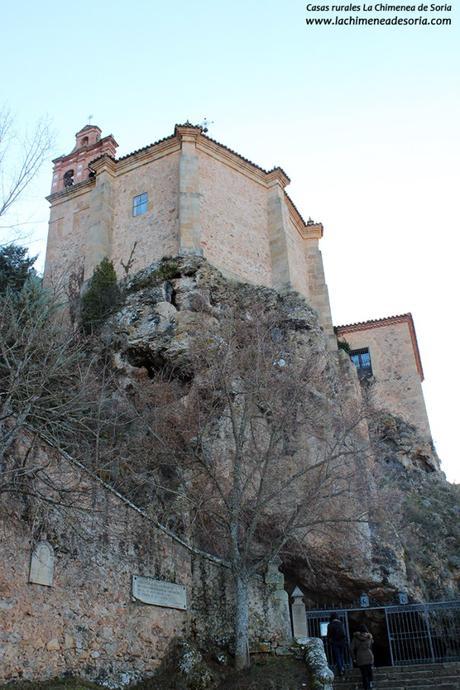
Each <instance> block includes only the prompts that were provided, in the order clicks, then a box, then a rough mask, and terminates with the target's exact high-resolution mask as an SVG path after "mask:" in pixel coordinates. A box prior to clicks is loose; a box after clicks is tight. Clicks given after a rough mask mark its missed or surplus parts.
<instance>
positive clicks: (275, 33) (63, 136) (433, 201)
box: [0, 0, 460, 481]
mask: <svg viewBox="0 0 460 690" xmlns="http://www.w3.org/2000/svg"><path fill="white" fill-rule="evenodd" d="M318 4H321V3H318ZM416 4H418V3H416ZM451 16H452V18H453V21H454V24H453V26H452V27H450V28H448V27H407V28H402V27H400V28H398V27H366V28H363V27H360V28H349V27H334V28H311V27H310V28H307V27H306V25H305V3H303V2H300V1H299V0H282V1H281V0H277V1H275V0H232V2H224V0H201V1H200V2H197V3H193V2H190V0H176V1H175V2H174V3H171V2H165V1H161V2H160V1H159V0H131V2H126V0H111V1H110V2H109V1H108V0H98V2H94V0H91V1H89V0H80V1H79V2H69V3H66V2H62V1H61V2H55V1H53V0H41V1H40V2H35V1H34V0H28V1H25V0H18V1H17V2H14V3H13V2H5V3H4V4H3V6H2V17H1V19H2V21H1V25H0V53H1V59H2V65H3V70H2V77H1V83H0V104H1V103H2V102H4V103H7V104H8V105H9V107H10V109H11V110H12V111H13V113H14V114H15V115H16V119H17V125H18V127H19V128H20V129H25V128H26V127H30V126H32V125H33V123H34V122H35V121H36V120H37V119H38V118H39V117H41V116H42V115H44V114H48V115H49V116H50V117H51V118H52V121H53V125H54V128H55V130H56V147H55V150H54V151H53V152H52V156H50V158H51V157H54V156H56V155H59V154H61V153H68V152H69V151H70V150H71V148H72V147H73V145H74V134H75V132H76V131H77V130H78V129H80V128H81V127H82V126H83V125H85V124H86V123H87V121H88V116H89V115H90V114H91V115H93V123H95V124H97V125H99V126H100V127H101V128H102V130H103V134H104V135H105V134H109V133H113V134H114V136H115V138H116V139H117V141H118V143H119V144H120V149H119V154H120V155H123V154H125V153H129V152H130V151H131V150H133V149H136V148H139V147H141V146H144V145H146V144H148V143H150V142H152V141H155V140H156V139H159V138H162V137H164V136H166V135H168V134H170V133H171V132H172V130H173V127H174V124H175V123H176V122H183V121H185V120H187V119H188V120H190V121H191V122H193V123H199V122H200V121H202V120H203V118H204V117H207V118H209V119H210V120H213V121H214V124H213V125H212V126H211V128H210V136H212V137H213V138H214V139H217V140H218V141H221V142H223V143H225V144H226V145H227V146H230V147H231V148H233V149H235V150H236V151H238V152H239V153H241V154H242V155H243V156H245V157H247V158H250V159H251V160H253V161H254V162H256V163H258V164H259V165H262V166H263V167H267V168H271V167H272V166H273V165H281V166H282V167H283V168H284V170H285V171H286V172H287V173H288V175H289V176H290V177H291V179H292V183H291V185H290V187H289V188H288V191H289V193H290V195H291V196H292V198H293V200H294V202H295V203H296V205H297V206H298V207H299V210H300V211H301V212H302V213H303V214H304V216H305V217H307V218H308V217H309V216H311V217H312V218H313V219H314V220H316V221H321V222H323V223H324V226H325V237H324V240H323V242H322V251H323V257H324V263H325V269H326V278H327V282H328V285H329V292H330V297H331V304H332V312H333V317H334V322H335V323H336V324H344V323H350V322H355V321H361V320H366V319H370V318H379V317H383V316H389V315H393V314H400V313H404V312H407V311H411V312H412V314H413V316H414V320H415V327H416V330H417V335H418V341H419V346H420V351H421V356H422V362H423V366H424V369H425V377H426V380H425V383H424V390H425V396H426V401H427V406H428V412H429V416H430V420H431V425H432V432H433V436H434V440H435V443H436V446H437V449H438V452H439V454H440V456H441V459H442V461H443V467H444V470H445V471H446V473H447V475H448V478H449V479H451V480H456V481H459V480H460V463H459V459H458V445H459V441H458V430H457V425H458V424H459V404H458V400H457V398H458V393H459V391H460V374H459V365H458V361H459V357H460V355H459V353H458V352H457V346H458V345H460V329H459V325H458V321H459V315H458V306H457V302H458V295H459V289H458V285H459V280H458V276H459V272H460V266H459V250H458V246H459V240H458V237H459V211H458V198H459V184H458V183H459V159H460V155H459V154H460V136H459V122H460V118H459V110H460V109H459V101H460V85H459V74H460V70H459V67H460V65H459V62H460V48H459V46H460V32H459V26H460V24H459V21H460V19H459V18H458V17H457V15H456V14H455V12H452V13H451ZM6 66H8V69H6ZM50 183H51V163H50V164H49V165H47V166H46V169H44V170H43V173H42V174H41V175H40V177H39V179H38V180H37V181H36V184H35V185H34V187H33V189H31V190H30V191H29V193H28V195H27V198H26V199H24V202H23V203H22V204H21V206H18V207H17V208H16V211H15V214H14V216H10V217H9V219H8V222H9V223H13V222H15V221H16V220H17V221H19V220H21V221H24V220H26V221H27V225H26V226H25V227H26V228H27V232H28V238H27V242H28V243H29V244H30V247H31V249H32V251H33V252H35V253H39V254H40V259H39V261H41V265H42V264H43V253H44V247H45V243H46V221H47V218H48V204H47V203H46V201H44V196H45V195H46V194H48V193H49V188H50Z"/></svg>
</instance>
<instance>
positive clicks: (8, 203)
mask: <svg viewBox="0 0 460 690" xmlns="http://www.w3.org/2000/svg"><path fill="white" fill-rule="evenodd" d="M52 142H53V134H52V132H51V127H50V123H49V121H48V120H47V119H41V120H39V121H38V122H37V124H36V125H35V128H34V129H33V130H32V132H31V133H30V134H28V135H25V136H24V137H20V136H19V135H18V134H17V132H16V131H15V129H14V118H13V117H12V115H11V113H10V111H9V110H8V109H6V108H3V109H2V110H0V217H1V216H4V215H5V214H6V213H7V212H8V211H10V210H11V208H12V206H13V205H14V204H15V203H16V202H17V201H18V200H19V199H20V197H21V195H22V194H23V193H24V191H25V190H26V189H27V187H28V186H29V185H30V183H31V182H32V180H33V179H34V178H35V177H36V175H37V173H38V171H39V170H40V168H41V166H42V164H43V162H44V160H45V159H46V157H47V155H48V153H49V151H50V149H51V146H52ZM7 227H9V226H7Z"/></svg>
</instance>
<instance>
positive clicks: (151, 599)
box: [132, 575, 187, 611]
mask: <svg viewBox="0 0 460 690" xmlns="http://www.w3.org/2000/svg"><path fill="white" fill-rule="evenodd" d="M132 594H133V599H136V600H137V601H142V603H144V604H150V605H151V606H164V607H166V608H170V609H180V610H181V611H186V610H187V591H186V589H185V587H184V585H176V583H175V582H164V581H163V580H154V579H153V577H142V576H141V575H133V581H132Z"/></svg>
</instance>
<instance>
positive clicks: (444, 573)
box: [102, 257, 459, 604]
mask: <svg viewBox="0 0 460 690" xmlns="http://www.w3.org/2000/svg"><path fill="white" fill-rule="evenodd" d="M255 302H263V303H264V304H266V305H267V307H268V306H269V307H270V308H272V309H275V310H278V311H279V312H280V313H281V314H282V318H283V321H284V323H285V324H287V329H288V332H289V334H290V335H289V337H290V338H292V337H294V340H295V342H296V349H295V353H296V354H295V356H296V357H298V358H312V357H317V358H319V359H320V360H321V362H322V365H321V366H322V379H323V382H324V386H323V389H322V390H319V389H318V390H317V394H318V396H319V397H321V396H323V397H325V396H329V402H330V403H331V404H332V407H333V406H334V404H335V403H334V399H333V398H334V395H335V393H334V392H337V391H342V392H343V391H346V395H347V396H348V402H349V404H350V406H351V407H353V406H354V407H357V406H358V405H359V404H360V397H361V396H360V392H359V390H360V389H359V384H358V381H357V377H356V375H355V372H354V369H353V367H352V365H351V364H350V362H349V360H348V356H347V355H346V354H345V353H344V352H338V353H329V352H328V351H327V347H326V341H325V337H324V334H323V332H322V330H321V328H320V326H319V323H318V319H317V316H316V313H315V312H314V310H312V309H311V308H310V307H309V306H308V305H307V304H306V302H305V300H304V299H303V298H302V297H301V296H299V295H298V294H297V293H289V294H287V295H284V296H282V295H280V294H278V293H277V292H275V291H274V290H271V289H268V288H263V287H254V286H250V285H246V284H241V283H237V282H233V281H228V280H226V279H224V278H223V277H222V275H221V274H220V273H219V272H218V271H217V270H216V269H214V268H213V267H212V266H210V265H209V264H208V263H207V262H206V261H205V260H204V259H201V258H197V257H186V258H184V257H182V258H175V259H174V258H173V259H164V260H162V261H160V262H156V263H154V264H152V265H151V266H149V267H148V268H146V269H144V270H143V271H141V272H139V273H137V274H136V275H135V276H133V277H132V278H130V279H129V280H128V281H127V282H126V285H125V301H124V304H123V306H122V307H121V308H120V309H119V310H118V311H117V313H116V314H114V315H113V316H112V317H111V318H110V320H109V321H108V322H107V324H106V325H105V327H104V329H103V333H102V337H103V339H104V341H105V343H106V345H107V346H108V347H109V348H110V349H111V351H112V352H113V361H114V363H115V366H116V367H117V369H118V372H119V374H120V376H121V377H122V378H123V379H124V382H125V385H126V386H128V387H129V382H130V380H133V379H136V378H137V379H138V378H139V376H144V377H145V380H146V381H147V380H148V379H152V378H154V377H155V373H156V372H158V371H165V370H167V371H169V372H170V374H171V376H172V377H174V378H176V379H177V380H178V381H179V382H182V383H184V382H187V381H189V380H190V378H191V377H193V371H192V369H191V367H190V357H189V354H190V349H191V347H192V344H193V342H194V341H195V340H196V339H197V338H198V337H202V336H203V334H206V333H209V334H214V335H215V334H216V332H218V331H219V324H220V322H221V320H222V319H223V318H224V317H225V315H226V314H228V312H229V310H232V309H233V310H234V309H237V310H240V311H244V309H245V308H248V307H249V306H251V305H252V304H254V303H255ZM328 414H330V413H329V412H328ZM331 414H332V413H331ZM331 419H332V417H331V416H329V417H327V414H326V416H325V418H324V419H323V423H324V424H325V426H327V424H328V421H329V423H331ZM365 433H366V434H367V433H368V434H369V436H368V439H369V444H370V445H369V456H368V463H369V464H368V469H369V468H370V470H371V472H370V475H369V476H368V478H367V480H366V481H367V482H368V487H367V488H368V493H367V497H368V496H370V497H371V500H370V508H371V519H370V522H369V524H368V526H367V528H366V529H367V532H366V534H365V535H364V534H362V535H361V536H363V539H364V541H363V542H362V543H361V547H360V549H361V550H360V551H359V552H356V550H354V548H353V547H352V546H351V545H350V549H349V553H348V554H347V549H346V548H345V549H339V550H338V551H335V549H334V546H332V545H331V547H330V548H328V546H327V544H322V545H321V548H319V547H318V548H316V549H311V550H309V551H308V553H306V552H305V549H304V548H303V547H301V546H299V545H297V546H296V545H290V548H289V549H287V550H286V553H285V555H284V557H283V561H284V565H283V569H284V571H285V574H286V576H287V580H288V582H289V583H290V584H292V585H294V584H297V585H300V586H301V587H303V589H304V592H305V593H306V596H307V598H309V599H310V601H311V604H315V603H330V602H331V601H335V602H339V601H343V602H352V601H354V600H356V598H357V597H358V595H359V594H360V592H362V591H363V590H364V591H367V592H369V594H370V595H371V596H372V597H374V598H375V599H376V600H378V601H391V600H392V599H393V598H394V594H395V592H397V591H398V590H401V589H403V590H406V591H408V592H409V593H410V594H411V595H412V596H413V597H414V598H426V597H428V598H430V599H437V598H441V597H443V596H449V595H450V596H452V595H454V594H455V592H456V587H457V586H458V579H457V578H458V566H459V562H458V556H456V555H455V554H456V549H457V548H458V528H457V526H456V523H457V518H458V510H459V508H458V487H454V486H451V485H449V484H448V483H447V482H446V481H445V479H444V477H443V475H442V474H441V473H440V472H439V470H438V467H439V464H438V463H439V461H438V458H437V456H436V454H435V451H434V449H433V448H432V447H431V446H430V445H429V444H427V443H426V442H424V441H422V440H421V439H420V438H419V436H418V434H417V431H416V429H414V428H413V427H410V426H409V425H407V424H405V423H404V422H403V421H402V420H400V419H398V418H396V417H394V416H393V415H391V414H390V413H388V414H383V413H379V414H378V415H376V414H375V413H373V412H370V414H369V419H368V421H367V422H366V431H365ZM357 491H359V492H362V487H361V488H359V489H358V488H357ZM367 497H366V500H367ZM358 499H359V500H363V495H360V496H358ZM389 506H391V509H389ZM395 506H396V507H397V510H395ZM389 518H391V519H389ZM363 543H364V544H367V546H366V547H365V548H364V549H363ZM357 553H358V554H359V555H357ZM457 553H458V551H457Z"/></svg>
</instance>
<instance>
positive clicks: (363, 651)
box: [351, 625, 374, 690]
mask: <svg viewBox="0 0 460 690" xmlns="http://www.w3.org/2000/svg"><path fill="white" fill-rule="evenodd" d="M373 641H374V640H373V637H372V635H371V634H370V632H369V631H368V629H367V628H366V626H365V625H360V626H359V628H358V632H355V634H354V635H353V639H352V641H351V655H352V657H353V661H354V662H355V663H356V664H357V665H358V666H359V670H360V671H361V675H362V678H363V688H364V690H369V689H370V688H372V687H373V680H374V678H373V675H372V664H373V663H374V655H373V654H372V643H373Z"/></svg>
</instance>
